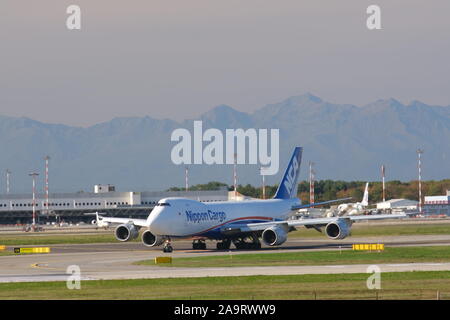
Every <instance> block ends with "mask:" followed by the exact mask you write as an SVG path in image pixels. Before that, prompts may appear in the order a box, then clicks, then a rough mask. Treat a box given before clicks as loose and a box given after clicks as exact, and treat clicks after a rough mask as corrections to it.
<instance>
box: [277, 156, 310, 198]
mask: <svg viewBox="0 0 450 320" xmlns="http://www.w3.org/2000/svg"><path fill="white" fill-rule="evenodd" d="M302 152H303V148H302V147H295V149H294V153H293V154H292V157H291V161H289V165H288V167H287V168H286V171H285V172H284V175H283V179H282V180H281V182H280V185H279V186H278V189H277V192H276V193H275V196H274V199H290V198H294V197H296V196H297V188H298V184H297V180H298V176H299V173H300V164H301V162H302Z"/></svg>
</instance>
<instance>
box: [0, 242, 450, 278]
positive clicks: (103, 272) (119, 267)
mask: <svg viewBox="0 0 450 320" xmlns="http://www.w3.org/2000/svg"><path fill="white" fill-rule="evenodd" d="M353 243H384V244H385V245H387V246H411V245H414V246H430V245H450V236H447V235H428V236H425V235H422V236H396V237H380V238H373V237H370V238H349V239H345V240H339V241H332V240H328V239H314V240H303V239H291V240H289V241H288V242H286V243H285V244H284V245H283V246H281V247H277V248H273V247H263V248H262V249H261V250H257V251H253V250H245V251H237V250H230V251H217V250H191V242H188V241H177V242H174V248H175V251H174V252H172V253H170V254H164V253H162V251H161V248H147V247H145V246H143V245H142V244H141V243H139V242H131V243H119V242H117V243H105V244H83V245H81V244H79V245H53V246H51V248H52V253H50V254H35V255H17V256H1V257H0V282H34V281H66V280H67V279H68V276H69V275H70V274H68V273H67V268H68V267H69V266H71V265H77V266H79V267H80V270H81V280H110V279H149V278H170V277H172V278H173V277H205V276H249V275H294V274H322V273H326V274H330V273H365V272H367V268H368V266H369V265H366V264H360V265H340V264H339V263H338V262H337V263H336V265H326V266H274V267H271V266H265V267H223V268H175V267H149V266H138V265H133V264H132V263H133V262H136V261H140V260H147V259H153V258H154V257H156V256H165V255H168V256H172V257H173V258H177V257H194V256H206V255H237V254H245V253H256V252H257V253H274V252H277V253H278V252H296V251H301V252H304V251H317V250H348V249H350V248H351V245H352V244H353ZM208 246H209V247H211V248H212V247H213V243H208ZM378 266H379V267H380V269H381V271H382V272H401V271H450V263H407V264H379V265H378Z"/></svg>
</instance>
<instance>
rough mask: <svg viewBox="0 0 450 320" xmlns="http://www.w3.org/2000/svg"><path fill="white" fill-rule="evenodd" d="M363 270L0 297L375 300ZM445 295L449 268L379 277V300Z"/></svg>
mask: <svg viewBox="0 0 450 320" xmlns="http://www.w3.org/2000/svg"><path fill="white" fill-rule="evenodd" d="M368 276H369V274H329V275H291V276H245V277H205V278H176V279H175V278H169V279H146V280H106V281H82V282H81V289H80V290H68V289H67V288H66V283H65V282H34V283H3V284H0V299H36V297H38V298H39V299H186V300H187V299H240V300H251V299H283V300H286V299H314V298H317V299H375V297H376V292H375V290H368V289H367V287H366V281H367V278H368ZM438 290H439V291H440V292H441V297H442V298H444V299H445V298H447V299H450V272H447V271H438V272H401V273H400V272H394V273H383V274H382V275H381V290H377V291H378V298H379V299H435V298H436V292H437V291H438Z"/></svg>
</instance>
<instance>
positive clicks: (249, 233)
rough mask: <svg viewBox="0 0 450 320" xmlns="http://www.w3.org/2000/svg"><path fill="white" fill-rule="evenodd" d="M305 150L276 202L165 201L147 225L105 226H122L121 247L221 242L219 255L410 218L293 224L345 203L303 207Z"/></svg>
mask: <svg viewBox="0 0 450 320" xmlns="http://www.w3.org/2000/svg"><path fill="white" fill-rule="evenodd" d="M301 156H302V148H301V147H296V148H295V149H294V153H293V155H292V157H291V160H290V162H289V165H288V167H287V169H286V171H285V173H284V176H283V179H282V180H281V183H280V185H279V187H278V190H277V192H276V194H275V196H274V197H273V198H272V199H269V200H259V199H258V200H248V201H224V202H215V203H214V202H211V203H202V202H200V201H195V200H191V199H186V198H165V199H161V200H160V201H159V202H158V204H157V205H156V206H155V208H154V209H153V210H152V212H151V213H150V215H149V216H148V218H147V219H126V218H108V217H104V218H103V221H104V222H109V223H121V225H119V226H118V227H117V228H116V230H115V235H116V238H117V240H119V241H128V240H131V239H135V238H137V237H138V236H139V230H140V228H145V229H146V230H145V231H144V232H143V233H142V242H143V243H144V245H146V246H149V247H153V246H160V245H163V244H164V246H163V251H164V252H172V250H173V248H172V246H171V239H174V238H193V239H194V241H193V249H206V243H205V240H206V239H211V240H216V241H217V249H218V250H226V249H229V248H230V245H231V243H233V244H234V246H235V247H236V248H237V249H259V248H261V242H260V240H259V239H260V238H261V239H262V241H263V242H264V243H265V244H266V245H269V246H279V245H281V244H283V243H284V242H285V241H286V240H287V235H288V232H290V231H293V230H295V228H296V227H300V226H305V227H307V228H314V229H317V230H321V229H322V228H323V229H324V232H325V234H326V235H327V236H328V237H329V238H331V239H344V238H345V237H347V236H348V235H350V228H351V225H352V223H353V222H354V221H357V220H366V219H367V220H372V219H393V218H404V217H406V216H405V215H377V216H348V217H332V218H312V219H303V220H292V219H291V220H290V219H289V218H290V217H291V215H292V214H293V213H294V211H293V210H298V209H301V208H307V207H311V206H317V205H321V204H326V203H332V202H335V201H341V200H343V199H338V200H331V201H326V202H321V203H311V204H308V205H302V204H301V201H300V199H298V198H297V187H298V184H297V179H298V176H299V171H300V163H301Z"/></svg>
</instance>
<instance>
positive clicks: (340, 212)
mask: <svg viewBox="0 0 450 320" xmlns="http://www.w3.org/2000/svg"><path fill="white" fill-rule="evenodd" d="M368 205H369V183H368V182H367V183H366V188H365V189H364V195H363V198H362V201H361V202H356V203H342V204H340V205H339V206H337V208H335V209H330V210H329V211H328V212H327V217H335V216H339V217H340V216H353V215H358V214H364V213H366V212H367V209H366V208H367V206H368Z"/></svg>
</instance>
